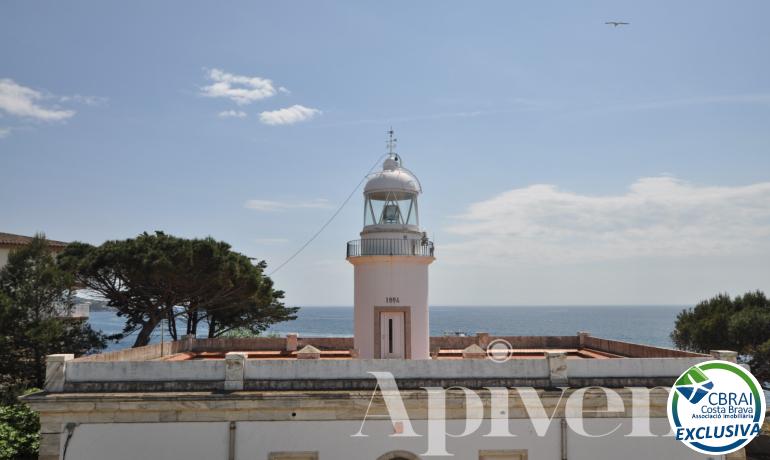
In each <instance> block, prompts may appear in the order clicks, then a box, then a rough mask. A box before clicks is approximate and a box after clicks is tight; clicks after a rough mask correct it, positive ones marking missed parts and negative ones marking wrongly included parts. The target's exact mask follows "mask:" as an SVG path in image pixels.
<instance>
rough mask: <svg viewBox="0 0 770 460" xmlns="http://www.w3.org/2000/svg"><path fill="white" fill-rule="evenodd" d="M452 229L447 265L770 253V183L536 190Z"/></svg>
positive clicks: (512, 194) (475, 208)
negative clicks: (604, 191)
mask: <svg viewBox="0 0 770 460" xmlns="http://www.w3.org/2000/svg"><path fill="white" fill-rule="evenodd" d="M457 219H458V220H459V222H458V223H456V224H454V225H452V226H450V227H449V228H448V231H449V232H450V233H452V234H455V235H457V236H459V237H461V239H463V240H464V241H461V242H455V243H452V244H446V245H442V247H441V250H442V253H444V254H445V260H454V261H455V262H457V263H476V264H490V265H494V264H497V265H511V264H523V263H530V264H532V263H535V264H537V263H546V264H557V263H574V262H591V261H596V260H612V259H625V258H635V257H664V258H671V257H685V256H713V255H717V256H723V255H744V254H753V253H756V252H757V251H758V250H764V251H767V250H770V182H761V183H757V184H753V185H746V186H734V187H712V186H698V185H693V184H690V183H687V182H684V181H681V180H678V179H676V178H674V177H648V178H642V179H639V180H637V181H636V182H634V183H633V184H632V185H631V186H630V187H629V189H628V191H627V192H626V193H624V194H620V195H614V196H589V195H581V194H578V193H572V192H568V191H563V190H560V189H558V188H557V187H555V186H553V185H542V184H540V185H532V186H529V187H525V188H519V189H513V190H510V191H507V192H504V193H502V194H500V195H498V196H496V197H493V198H491V199H489V200H485V201H481V202H478V203H475V204H473V205H471V206H470V207H469V208H468V210H467V211H466V212H465V213H464V214H463V215H461V216H457Z"/></svg>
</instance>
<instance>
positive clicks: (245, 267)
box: [59, 232, 298, 347]
mask: <svg viewBox="0 0 770 460" xmlns="http://www.w3.org/2000/svg"><path fill="white" fill-rule="evenodd" d="M59 261H60V263H61V265H62V266H63V267H65V268H66V269H67V270H69V271H70V272H71V273H73V275H74V276H75V278H76V280H77V282H78V283H79V284H80V285H81V286H82V287H85V288H88V289H90V290H92V291H95V292H97V293H99V294H100V295H101V296H103V297H104V298H105V299H106V300H107V303H108V305H109V306H112V307H115V308H116V309H117V310H118V315H120V316H124V317H125V318H126V324H125V327H124V333H133V332H138V334H137V338H136V340H135V342H134V346H135V347H136V346H142V345H146V344H148V343H149V341H150V336H151V334H152V332H153V330H155V328H156V327H157V326H158V325H159V324H160V322H161V321H162V320H164V319H165V320H168V321H167V323H166V326H167V328H168V332H169V334H170V336H171V338H172V339H174V340H176V339H178V338H179V337H180V335H182V334H183V333H184V334H193V335H195V334H197V331H198V326H199V325H200V324H201V323H203V322H205V323H206V324H207V325H208V336H209V337H218V336H220V335H222V334H225V333H227V332H228V331H230V330H233V329H245V330H249V331H251V332H254V333H259V332H262V331H264V330H265V329H267V328H268V327H269V326H270V324H273V323H277V322H281V321H287V320H292V319H295V318H296V316H295V313H296V311H297V310H298V309H297V308H289V307H286V306H284V304H283V303H282V302H281V299H283V296H284V293H283V291H280V290H275V289H274V288H273V281H272V280H271V279H270V278H269V277H267V276H265V275H264V274H263V272H264V270H265V268H266V267H267V264H266V263H265V262H264V261H260V262H257V263H256V264H255V263H252V261H251V259H249V258H248V257H246V256H244V255H243V254H239V253H237V252H235V251H232V249H231V247H230V245H228V244H227V243H224V242H221V241H215V240H214V239H213V238H203V239H184V238H177V237H174V236H171V235H166V234H165V233H163V232H156V233H154V234H148V233H143V234H141V235H139V236H138V237H136V238H132V239H127V240H120V241H107V242H105V243H104V244H102V245H101V246H96V247H95V246H91V245H88V244H85V243H72V244H70V245H69V246H67V248H66V249H65V251H64V252H63V253H62V254H61V255H60V256H59ZM177 319H181V321H180V322H181V323H182V324H184V330H183V331H179V330H178V329H177V323H178V321H177Z"/></svg>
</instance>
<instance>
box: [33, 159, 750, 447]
mask: <svg viewBox="0 0 770 460" xmlns="http://www.w3.org/2000/svg"><path fill="white" fill-rule="evenodd" d="M420 193H421V187H420V183H419V181H418V180H417V178H416V176H415V175H414V174H412V173H411V172H410V171H408V170H407V169H405V168H404V167H403V165H402V164H401V160H400V158H399V157H398V156H397V155H395V154H394V153H393V152H392V151H391V154H390V155H389V157H388V159H387V160H386V161H385V163H384V164H383V169H382V171H380V172H378V173H376V174H374V175H373V176H372V177H370V179H369V181H368V183H367V184H366V187H365V189H364V198H365V207H364V213H365V216H364V228H363V231H362V232H361V239H360V240H357V241H352V242H350V243H348V247H347V254H346V257H347V260H348V261H349V262H350V263H352V264H353V265H354V271H355V319H354V321H355V337H354V338H352V339H351V338H331V337H329V338H304V337H297V336H296V335H289V336H287V337H285V338H251V339H196V338H193V337H185V338H183V339H182V340H180V341H178V342H173V343H165V344H155V345H149V346H146V347H140V348H134V349H127V350H122V351H118V352H111V353H104V354H101V355H95V356H85V357H80V358H77V359H75V358H74V357H73V356H71V355H51V356H49V357H48V363H47V372H46V387H45V391H44V392H40V393H36V394H33V395H28V396H25V397H24V398H23V399H24V401H25V402H27V403H28V404H29V405H30V406H31V407H32V408H33V409H35V410H36V411H38V412H39V413H40V420H41V433H42V441H41V452H40V459H41V460H103V459H111V460H135V459H164V460H197V459H200V460H213V459H221V460H225V459H227V460H319V459H320V460H415V459H426V460H427V459H456V460H477V459H478V460H493V459H494V460H617V459H623V460H648V459H663V460H698V459H701V460H703V459H707V458H711V459H712V460H716V459H724V458H730V459H740V458H744V457H743V456H742V452H740V453H738V454H736V455H731V456H728V457H721V456H714V457H705V456H703V455H700V454H697V453H695V452H694V451H692V450H690V449H688V448H687V447H686V446H684V445H683V444H681V443H679V442H678V441H675V440H674V439H673V437H671V436H668V435H667V434H668V433H669V431H670V428H669V425H668V421H667V418H666V400H667V398H668V388H666V387H670V386H671V385H672V383H673V382H674V381H675V379H676V378H677V377H678V376H679V375H680V374H681V373H682V372H683V371H685V370H686V369H688V368H689V367H691V366H692V365H694V364H696V363H700V362H703V361H705V360H709V359H712V358H711V356H708V355H702V354H696V353H688V352H683V351H679V350H671V349H666V348H659V347H650V346H645V345H638V344H631V343H626V342H621V341H616V340H607V339H601V338H595V337H592V336H591V335H590V334H588V333H577V334H575V335H572V336H546V337H540V336H525V337H518V336H499V337H491V336H489V335H488V334H485V333H478V334H477V335H476V336H473V337H459V336H444V337H429V334H428V331H429V324H428V321H429V314H428V265H429V264H430V263H431V262H433V260H434V250H433V245H432V243H431V242H430V241H428V240H427V238H426V237H425V236H424V233H423V232H422V229H421V228H420V226H419V208H418V197H419V195H420ZM504 343H507V344H508V345H506V347H504V348H500V344H504ZM501 354H502V356H501ZM715 356H717V357H719V358H722V359H731V360H734V359H735V354H734V353H730V352H715ZM382 358H390V359H382ZM501 358H503V359H501ZM388 376H392V379H391V380H388ZM391 384H392V385H397V388H398V390H400V392H394V391H390V390H392V388H391V387H389V386H388V385H391ZM597 386H598V387H605V388H609V389H611V392H612V393H613V394H615V395H617V399H616V400H614V403H613V406H612V407H608V404H609V402H608V401H609V399H608V398H609V396H608V395H607V394H606V393H604V392H603V391H602V390H600V389H597V388H595V387H597ZM450 387H454V389H453V390H448V391H444V389H448V388H450ZM457 387H463V388H466V389H467V390H462V389H459V388H457ZM588 387H594V388H588ZM640 394H641V395H646V396H647V399H646V400H645V399H644V398H642V402H640V401H639V399H638V396H639V395H640ZM473 395H475V397H477V398H478V402H479V403H480V405H476V404H475V403H474V397H473ZM570 400H577V401H579V402H580V406H581V410H580V411H579V415H580V417H579V419H580V420H581V422H580V423H581V425H580V426H579V427H577V426H575V425H573V424H571V422H570V420H571V419H570V417H568V415H569V411H568V410H567V406H566V403H567V401H570ZM618 402H619V403H620V405H619V406H618ZM528 403H536V404H537V405H539V407H542V410H543V411H542V412H536V413H532V412H531V411H530V409H529V406H528ZM471 409H474V410H475V409H480V412H478V411H477V412H474V413H473V414H470V413H469V412H468V411H470V410H471ZM429 420H433V421H438V423H437V424H433V423H432V424H430V425H429ZM476 422H478V425H475V423H476ZM543 422H545V423H544V425H543ZM538 427H540V428H538ZM543 427H544V428H543ZM640 429H642V430H643V432H644V433H646V434H647V435H645V436H630V434H631V433H632V432H634V433H637V434H638V433H639V431H638V430H640ZM583 431H585V432H587V433H589V434H590V433H593V434H597V435H598V434H601V435H602V436H601V437H591V436H586V435H585V433H583ZM463 432H465V433H464V436H460V433H463ZM447 433H451V434H447Z"/></svg>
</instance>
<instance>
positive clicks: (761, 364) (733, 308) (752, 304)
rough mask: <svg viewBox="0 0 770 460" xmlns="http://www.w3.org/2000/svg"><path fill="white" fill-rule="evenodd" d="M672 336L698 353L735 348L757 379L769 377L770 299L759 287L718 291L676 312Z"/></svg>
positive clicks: (678, 343)
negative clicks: (738, 291)
mask: <svg viewBox="0 0 770 460" xmlns="http://www.w3.org/2000/svg"><path fill="white" fill-rule="evenodd" d="M671 339H672V340H673V341H674V344H676V346H677V347H678V348H681V349H684V350H691V351H696V352H700V353H708V352H709V351H710V350H717V349H728V350H734V351H737V352H738V353H739V355H740V357H741V360H742V361H745V362H747V363H748V364H749V365H751V368H752V372H753V373H754V375H755V376H757V378H759V379H760V380H762V379H764V380H770V300H768V298H767V297H766V296H765V294H764V293H763V292H761V291H754V292H748V293H746V294H744V295H742V296H737V297H735V298H730V296H729V295H727V294H719V295H717V296H715V297H712V298H711V299H708V300H705V301H703V302H700V303H699V304H698V305H696V306H695V307H694V308H689V309H685V310H683V311H682V312H680V313H679V315H677V318H676V324H675V326H674V331H673V332H672V333H671Z"/></svg>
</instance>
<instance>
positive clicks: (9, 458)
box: [0, 389, 40, 460]
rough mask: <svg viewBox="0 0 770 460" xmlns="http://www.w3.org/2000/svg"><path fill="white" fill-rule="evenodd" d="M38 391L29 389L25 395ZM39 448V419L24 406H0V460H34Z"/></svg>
mask: <svg viewBox="0 0 770 460" xmlns="http://www.w3.org/2000/svg"><path fill="white" fill-rule="evenodd" d="M35 391H38V390H37V389H31V390H29V391H27V393H31V392H35ZM39 447H40V418H39V417H38V415H37V413H35V412H33V411H32V410H31V409H30V408H29V407H27V406H26V405H25V404H21V403H15V404H11V405H7V406H0V460H34V459H36V458H37V452H38V449H39Z"/></svg>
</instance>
